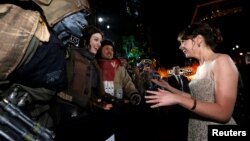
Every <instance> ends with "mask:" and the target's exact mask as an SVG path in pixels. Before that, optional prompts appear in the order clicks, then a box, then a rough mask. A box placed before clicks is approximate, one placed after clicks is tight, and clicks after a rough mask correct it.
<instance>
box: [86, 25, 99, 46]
mask: <svg viewBox="0 0 250 141" xmlns="http://www.w3.org/2000/svg"><path fill="white" fill-rule="evenodd" d="M95 33H100V34H101V35H102V36H103V32H102V31H101V30H100V29H99V28H97V27H96V26H93V25H89V26H87V27H86V28H85V29H84V31H83V46H84V47H86V46H89V42H90V38H91V36H92V35H93V34H95Z"/></svg>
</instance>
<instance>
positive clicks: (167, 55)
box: [95, 0, 250, 68]
mask: <svg viewBox="0 0 250 141" xmlns="http://www.w3.org/2000/svg"><path fill="white" fill-rule="evenodd" d="M131 1H134V2H137V3H136V4H138V5H139V6H138V5H137V6H135V7H136V8H137V10H138V12H139V15H138V16H137V17H136V16H135V15H133V14H132V15H129V14H128V12H127V7H126V1H125V0H95V4H96V7H95V8H96V16H104V17H105V16H106V17H107V18H108V20H107V21H108V22H109V24H110V25H111V29H110V30H108V34H107V35H106V36H107V37H108V38H112V39H114V40H117V39H118V38H119V37H121V36H123V35H126V34H131V32H132V31H133V30H134V29H133V28H131V27H133V26H134V25H133V24H134V23H133V22H131V20H133V18H137V19H139V21H140V22H141V23H142V24H143V26H144V28H145V29H146V30H147V33H148V34H149V36H148V39H150V46H151V47H152V51H153V56H155V57H156V59H158V60H159V61H160V63H161V65H163V66H165V67H167V68H171V67H172V66H173V65H176V64H178V65H181V66H183V65H184V62H185V61H186V60H187V59H185V57H184V54H183V53H182V52H181V51H180V50H179V49H178V47H179V43H178V42H177V40H176V38H177V35H178V33H179V32H180V31H181V30H182V29H184V28H185V27H186V26H187V25H189V24H190V23H191V20H192V16H193V14H194V11H195V8H196V5H197V4H201V3H204V2H210V1H211V0H175V1H154V0H131ZM240 1H244V0H240ZM243 8H244V11H243V12H242V14H240V15H233V16H226V17H225V18H220V19H219V20H215V21H213V24H215V25H216V26H217V27H219V28H221V30H222V35H223V37H224V44H222V45H221V46H222V47H221V46H220V47H219V48H218V52H222V53H228V54H230V53H231V52H230V51H231V48H232V47H233V46H234V45H236V44H239V45H241V47H242V48H245V49H244V51H245V50H248V51H249V47H248V46H247V43H246V41H247V40H248V39H247V38H249V37H246V36H245V35H248V34H249V33H250V30H249V25H250V24H249V22H247V21H246V19H247V18H248V17H249V11H248V8H249V7H246V6H243ZM130 10H131V11H133V9H130ZM130 14H131V13H130ZM248 19H249V18H248ZM103 24H104V23H103ZM104 30H105V29H104Z"/></svg>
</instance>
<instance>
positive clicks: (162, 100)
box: [145, 89, 176, 108]
mask: <svg viewBox="0 0 250 141" xmlns="http://www.w3.org/2000/svg"><path fill="white" fill-rule="evenodd" d="M146 92H147V93H148V95H146V96H145V99H146V103H149V104H152V105H151V106H150V107H151V108H157V107H162V106H170V105H174V104H176V102H175V99H174V96H175V95H174V94H172V93H171V92H169V91H167V90H162V89H158V91H150V90H147V91H146Z"/></svg>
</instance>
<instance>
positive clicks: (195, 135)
mask: <svg viewBox="0 0 250 141" xmlns="http://www.w3.org/2000/svg"><path fill="white" fill-rule="evenodd" d="M212 63H213V61H211V62H207V63H206V64H204V65H202V67H201V68H199V69H200V71H199V72H202V74H199V73H197V74H196V76H195V77H194V79H193V80H192V81H191V82H190V83H189V87H190V91H191V95H192V97H194V98H195V99H197V100H199V101H205V102H211V103H214V102H215V83H214V80H213V79H212V78H213V74H212V71H211V68H212V67H211V66H210V65H212ZM197 72H198V70H197ZM219 124H221V123H216V122H212V121H209V120H207V119H205V118H202V117H199V116H198V115H195V114H191V116H190V118H189V126H188V141H207V140H208V125H219ZM229 124H230V125H236V122H235V120H234V119H233V118H231V119H230V121H229V122H228V123H225V125H229Z"/></svg>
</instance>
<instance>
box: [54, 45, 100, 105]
mask: <svg viewBox="0 0 250 141" xmlns="http://www.w3.org/2000/svg"><path fill="white" fill-rule="evenodd" d="M81 49H82V48H72V49H71V50H70V60H68V64H67V74H68V89H67V90H66V91H65V92H64V93H63V94H62V93H60V94H59V97H61V98H63V99H66V100H68V101H72V102H73V103H75V104H77V105H79V106H80V107H82V108H90V109H93V108H100V106H102V105H101V103H100V102H98V99H99V98H101V97H102V96H103V95H104V88H103V84H102V83H101V82H102V80H101V77H100V69H99V67H98V65H97V63H96V60H92V61H93V63H94V65H95V66H96V68H97V71H98V72H97V74H98V75H99V77H98V82H97V94H98V95H93V94H92V90H91V87H92V85H91V84H92V83H91V82H92V80H91V76H92V72H91V69H90V66H91V64H90V63H91V61H90V60H89V59H87V58H86V57H84V56H82V55H81V53H80V52H79V50H81Z"/></svg>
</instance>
